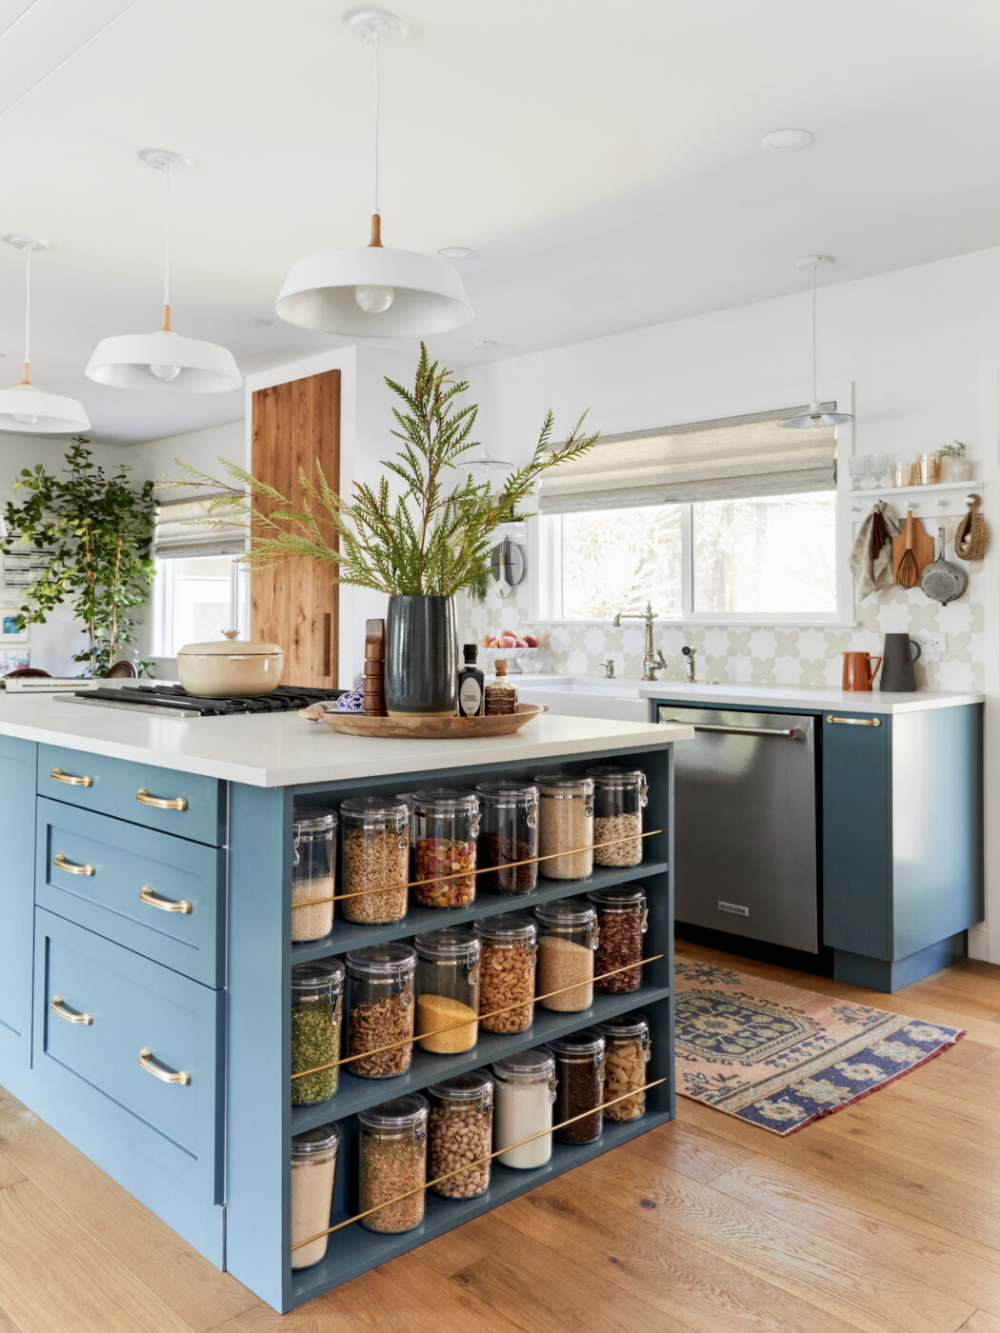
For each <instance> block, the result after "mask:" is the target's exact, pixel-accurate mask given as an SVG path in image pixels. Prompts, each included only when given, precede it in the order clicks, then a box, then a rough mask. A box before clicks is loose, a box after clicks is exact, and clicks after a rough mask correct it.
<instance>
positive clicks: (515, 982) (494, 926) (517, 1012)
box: [473, 912, 538, 1032]
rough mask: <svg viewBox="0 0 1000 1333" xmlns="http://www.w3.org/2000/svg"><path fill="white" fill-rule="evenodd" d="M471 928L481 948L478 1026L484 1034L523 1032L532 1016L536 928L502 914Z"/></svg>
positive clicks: (513, 914) (526, 919)
mask: <svg viewBox="0 0 1000 1333" xmlns="http://www.w3.org/2000/svg"><path fill="white" fill-rule="evenodd" d="M473 929H474V930H475V932H476V934H477V935H478V937H479V938H480V940H481V941H482V946H483V947H482V953H481V955H480V959H479V1013H480V1019H479V1026H480V1027H481V1028H482V1029H483V1030H484V1031H485V1032H523V1031H524V1030H525V1028H529V1027H531V1021H532V1019H533V1018H534V1014H535V1005H534V998H535V955H536V953H537V951H538V930H537V927H536V926H535V923H534V921H532V920H531V918H530V917H527V916H520V915H518V913H516V912H504V913H502V914H501V915H500V916H490V917H487V918H486V919H485V920H484V921H477V922H475V924H474V926H473ZM497 1009H502V1010H503V1011H504V1012H503V1013H499V1014H498V1013H495V1011H496V1010H497ZM491 1015H492V1017H491Z"/></svg>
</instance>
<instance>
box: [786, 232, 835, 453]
mask: <svg viewBox="0 0 1000 1333" xmlns="http://www.w3.org/2000/svg"><path fill="white" fill-rule="evenodd" d="M832 263H833V259H832V258H831V256H830V255H807V256H806V258H805V259H800V260H799V261H798V263H797V265H796V267H797V268H808V269H811V270H812V398H811V399H810V400H809V407H808V408H807V410H806V411H805V412H800V413H799V415H798V416H795V417H786V418H785V419H784V421H779V422H778V425H779V426H784V427H786V428H787V429H788V430H819V428H820V426H843V425H845V424H846V423H847V422H848V421H853V420H854V418H853V417H852V416H851V415H850V414H849V413H848V412H824V411H823V407H822V405H821V403H820V401H819V394H818V393H817V391H816V273H817V271H818V270H819V269H820V268H821V267H822V266H823V265H824V264H832Z"/></svg>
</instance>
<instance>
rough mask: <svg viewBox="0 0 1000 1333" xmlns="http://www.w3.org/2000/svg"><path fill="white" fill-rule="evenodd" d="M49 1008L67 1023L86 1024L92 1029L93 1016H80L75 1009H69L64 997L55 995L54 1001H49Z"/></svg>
mask: <svg viewBox="0 0 1000 1333" xmlns="http://www.w3.org/2000/svg"><path fill="white" fill-rule="evenodd" d="M49 1008H50V1009H51V1010H52V1012H53V1013H54V1014H58V1015H59V1017H60V1018H65V1020H66V1022H67V1023H85V1024H86V1025H87V1027H90V1025H91V1023H93V1021H94V1015H93V1014H78V1013H77V1012H76V1011H75V1010H73V1009H67V1008H66V1006H65V1004H64V1003H63V997H62V996H61V995H53V997H52V999H51V1000H50V1001H49Z"/></svg>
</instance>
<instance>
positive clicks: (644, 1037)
mask: <svg viewBox="0 0 1000 1333" xmlns="http://www.w3.org/2000/svg"><path fill="white" fill-rule="evenodd" d="M597 1030H598V1032H600V1033H601V1034H602V1035H603V1037H604V1042H605V1053H604V1097H605V1100H606V1101H609V1102H611V1101H614V1099H615V1098H618V1097H620V1098H622V1100H621V1101H614V1105H613V1106H606V1107H605V1109H604V1114H605V1116H606V1117H607V1119H608V1120H638V1119H639V1118H640V1116H643V1115H645V1113H646V1094H645V1092H644V1091H643V1090H642V1089H643V1086H644V1084H645V1082H646V1065H647V1063H648V1062H649V1055H650V1042H649V1020H648V1019H647V1018H646V1015H645V1014H642V1013H639V1012H638V1011H636V1012H635V1013H631V1014H619V1015H618V1017H617V1018H609V1019H608V1020H607V1022H606V1023H598V1025H597Z"/></svg>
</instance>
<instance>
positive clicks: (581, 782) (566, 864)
mask: <svg viewBox="0 0 1000 1333" xmlns="http://www.w3.org/2000/svg"><path fill="white" fill-rule="evenodd" d="M535 781H536V782H537V784H538V791H539V803H538V853H539V856H540V857H541V858H542V860H541V862H540V863H539V864H540V869H541V872H542V874H543V875H544V876H545V877H546V879H586V878H587V876H588V875H589V874H590V872H591V871H592V870H593V868H594V852H593V844H594V780H593V778H588V777H585V776H584V775H583V774H581V773H541V774H539V775H538V776H537V777H536V778H535Z"/></svg>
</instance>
